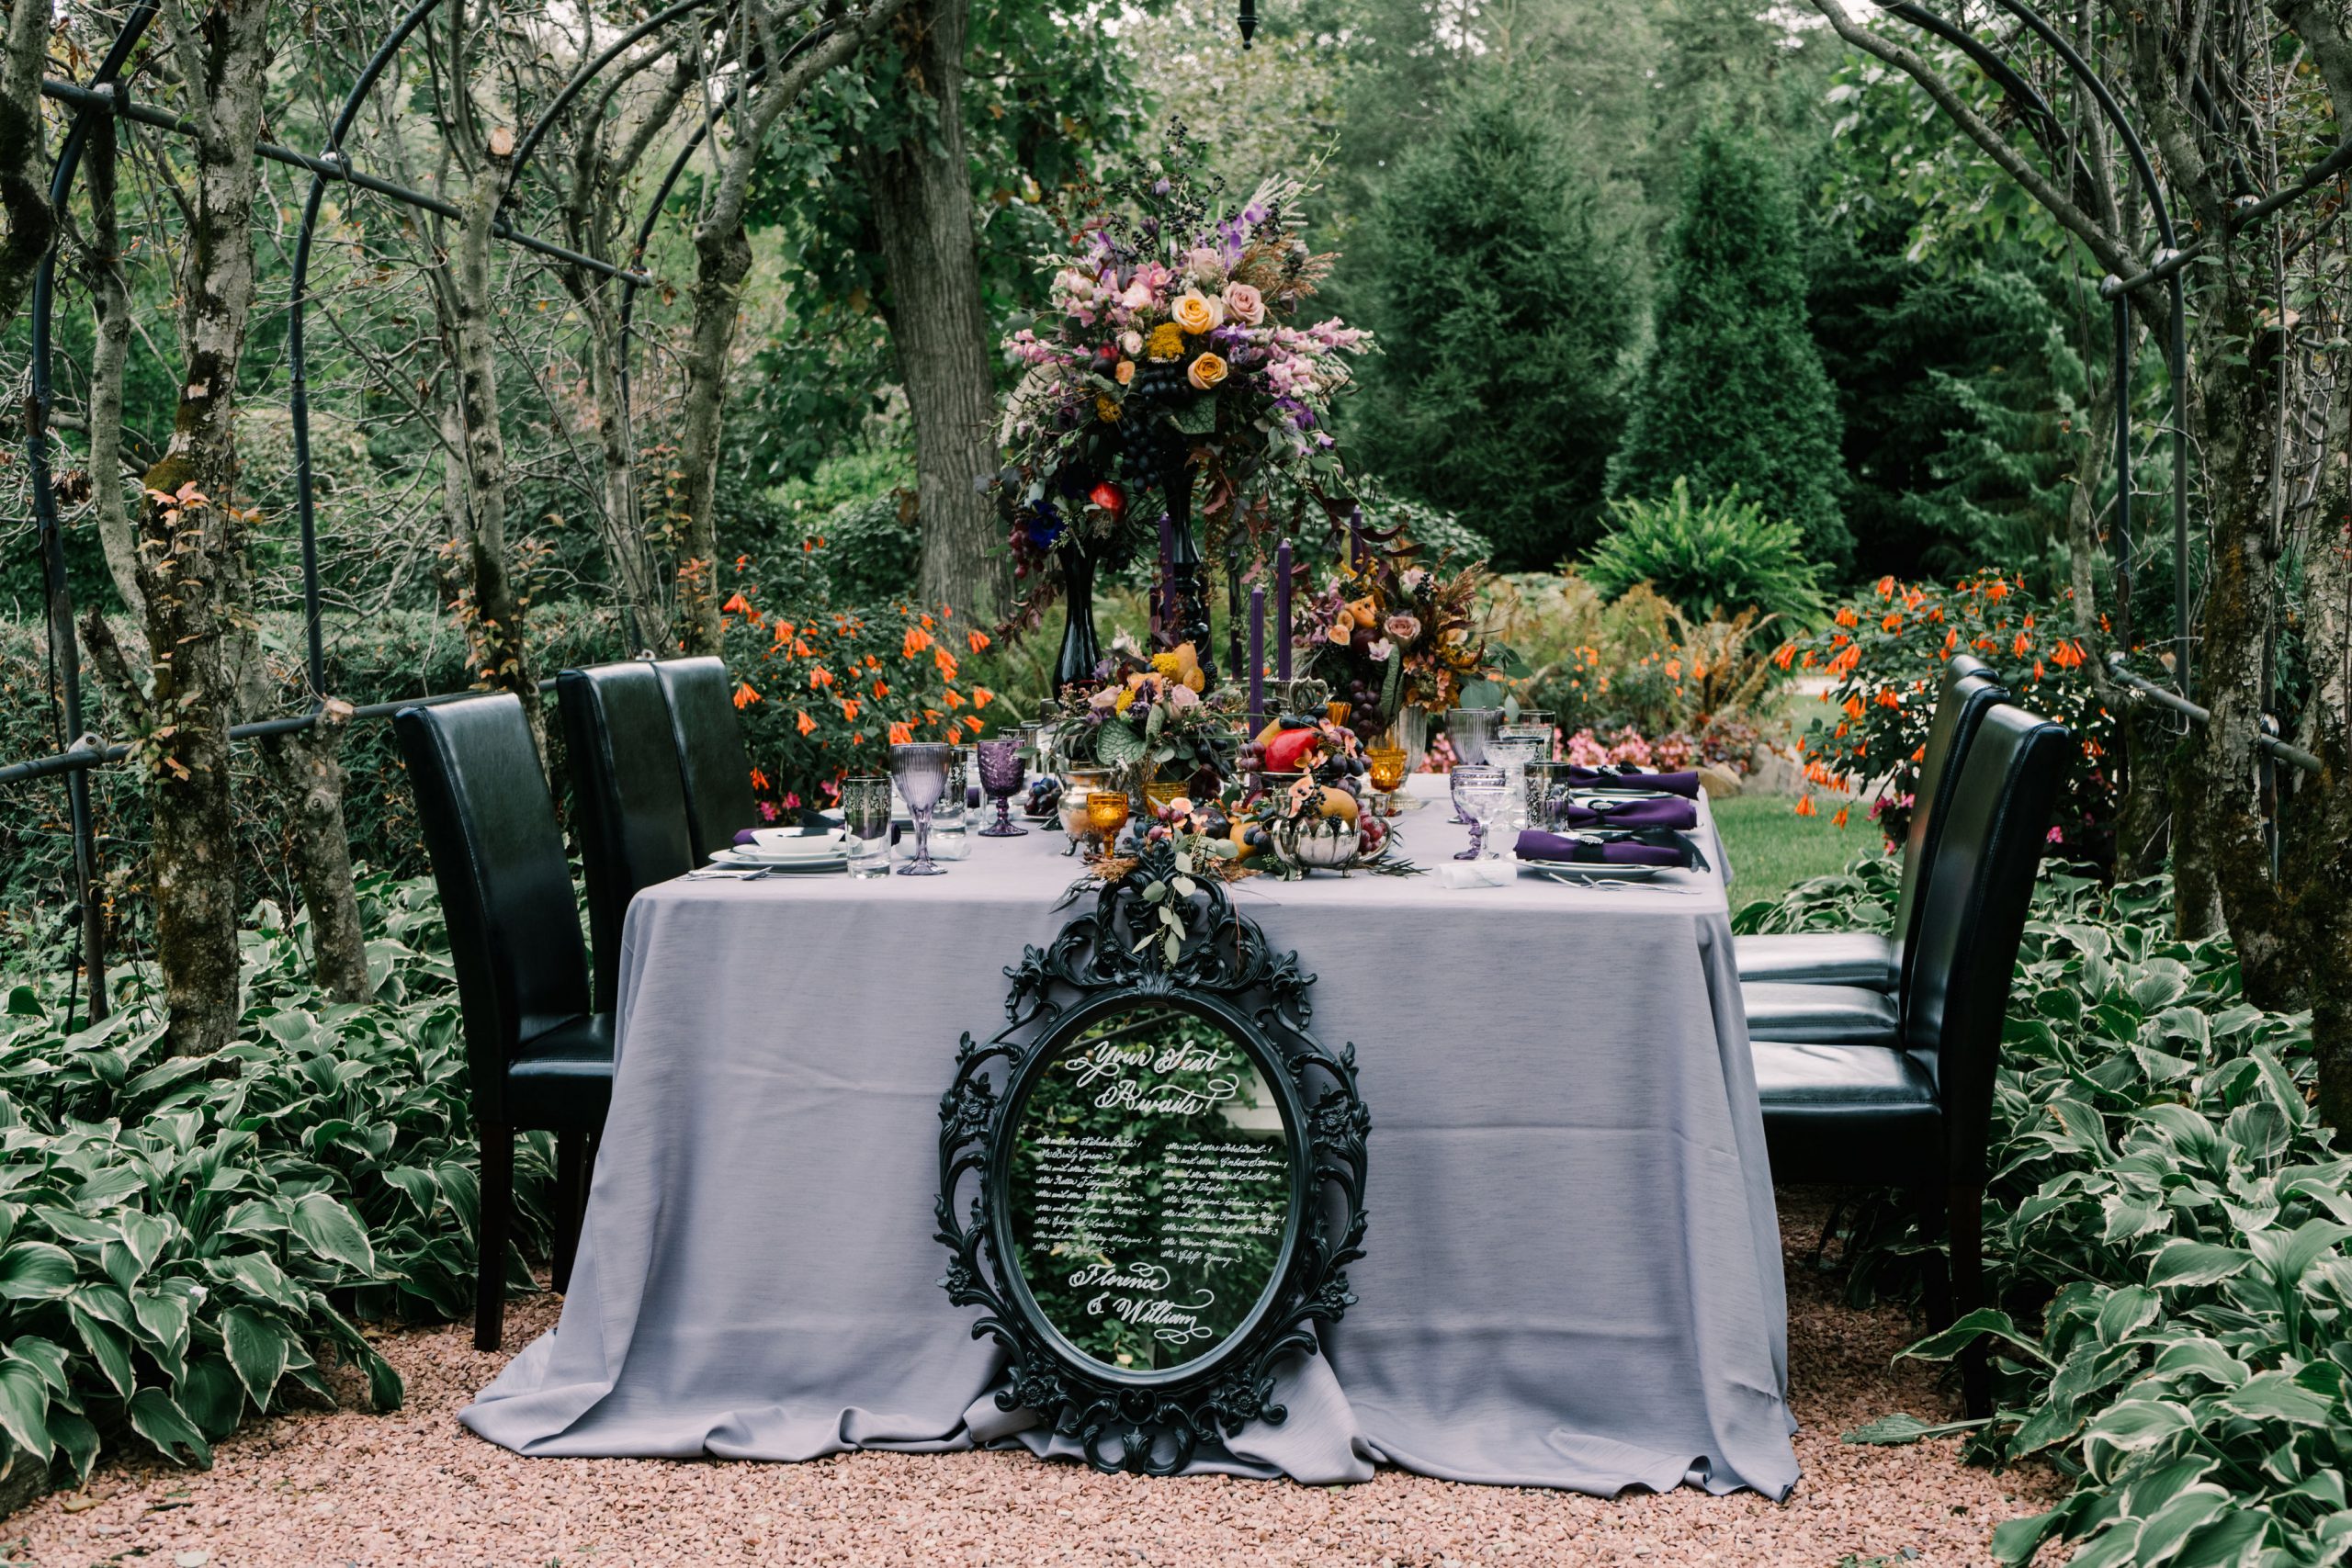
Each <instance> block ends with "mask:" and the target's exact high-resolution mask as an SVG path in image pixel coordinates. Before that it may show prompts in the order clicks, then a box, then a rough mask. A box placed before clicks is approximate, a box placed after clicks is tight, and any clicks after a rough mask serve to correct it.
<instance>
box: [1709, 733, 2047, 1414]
mask: <svg viewBox="0 0 2352 1568" xmlns="http://www.w3.org/2000/svg"><path fill="white" fill-rule="evenodd" d="M2073 744H2074V741H2073V738H2072V736H2071V735H2070V734H2069V733H2068V731H2067V730H2066V728H2065V727H2064V726H2063V725H2058V724H2052V723H2051V722H2050V721H2048V720H2047V719H2041V718H2037V717H2035V716H2033V715H2031V714H2030V713H2027V712H2025V711H2024V710H2023V709H2021V708H2017V707H2012V706H2010V705H2007V704H2006V703H2004V704H2000V705H1996V706H1995V707H1994V708H1993V709H1992V710H1991V711H1990V712H1988V713H1987V714H1986V715H1985V716H1984V719H1983V721H1982V723H1981V725H1980V727H1979V729H1978V732H1977V735H1976V739H1975V744H1974V745H1973V746H1972V747H1971V748H1970V750H1969V754H1968V761H1967V763H1966V764H1965V765H1964V766H1963V767H1962V770H1961V773H1960V777H1959V779H1958V781H1957V787H1956V788H1955V789H1954V790H1953V792H1952V795H1951V801H1950V803H1949V805H1948V807H1947V811H1948V815H1947V818H1946V822H1945V827H1944V830H1943V835H1942V837H1941V839H1940V840H1939V843H1938V846H1937V852H1936V863H1935V865H1934V867H1933V868H1932V872H1931V874H1930V875H1929V877H1928V885H1927V893H1926V896H1925V898H1924V900H1923V902H1924V908H1922V909H1921V910H1920V915H1919V928H1918V936H1917V942H1916V943H1915V944H1914V945H1915V947H1916V949H1917V951H1916V953H1914V955H1913V960H1912V964H1911V979H1910V985H1909V998H1908V1005H1907V1006H1906V1007H1905V1009H1904V1014H1903V1022H1902V1028H1901V1032H1900V1036H1899V1038H1898V1039H1897V1040H1896V1041H1895V1042H1894V1044H1895V1047H1896V1048H1895V1049H1892V1050H1890V1049H1887V1048H1886V1047H1885V1046H1883V1045H1876V1044H1825V1043H1799V1042H1791V1041H1777V1040H1772V1039H1770V1038H1755V1039H1752V1040H1751V1049H1752V1051H1753V1054H1754V1059H1755V1063H1756V1092H1757V1096H1758V1100H1760V1101H1761V1102H1762V1104H1763V1108H1764V1136H1765V1142H1766V1144H1767V1145H1768V1146H1769V1147H1770V1151H1771V1158H1772V1178H1773V1179H1774V1180H1775V1181H1781V1182H1829V1183H1836V1184H1840V1185H1849V1186H1867V1187H1902V1188H1906V1189H1908V1190H1911V1191H1912V1192H1913V1193H1914V1194H1915V1196H1916V1197H1917V1201H1918V1202H1919V1208H1920V1216H1921V1224H1922V1229H1923V1230H1924V1231H1926V1232H1927V1233H1928V1235H1933V1234H1934V1233H1935V1232H1936V1231H1937V1230H1945V1231H1947V1232H1948V1235H1949V1237H1950V1240H1951V1269H1950V1272H1949V1273H1948V1274H1947V1275H1946V1277H1945V1278H1944V1279H1943V1280H1941V1281H1940V1282H1938V1281H1935V1280H1930V1291H1929V1295H1928V1303H1929V1305H1928V1311H1929V1317H1930V1321H1931V1323H1932V1324H1933V1325H1935V1326H1938V1327H1941V1326H1943V1325H1945V1324H1948V1323H1950V1322H1951V1320H1952V1317H1953V1314H1955V1313H1965V1312H1968V1311H1970V1310H1972V1309H1973V1308H1975V1307H1977V1306H1980V1305H1982V1304H1983V1297H1984V1270H1983V1266H1982V1261H1981V1259H1982V1257H1983V1235H1982V1231H1981V1223H1982V1222H1981V1209H1982V1204H1983V1197H1984V1190H1985V1175H1986V1170H1985V1163H1986V1145H1987V1143H1988V1141H1989V1138H1990V1125H1991V1119H1992V1106H1993V1069H1994V1066H1995V1065H1996V1063H1997V1062H1998V1060H1999V1058H2000V1045H2001V1026H2002V1022H2003V1020H2004V1018H2005V1016H2006V1014H2007V1010H2008V998H2009V984H2010V980H2011V977H2012V976H2013V974H2014V972H2015V970H2016V967H2017V958H2018V940H2019V938H2020V936H2021V935H2022V933H2023V931H2024V928H2025V917H2026V907H2027V905H2028V903H2029V901H2030V898H2031V896H2032V891H2033V879H2034V873H2035V869H2036V868H2037V867H2038V866H2039V865H2040V864H2041V854H2042V850H2043V847H2044V844H2045V842H2046V839H2047V835H2048V832H2049V829H2050V817H2051V807H2052V805H2053V803H2054V802H2055V801H2056V799H2057V795H2058V788H2059V784H2060V782H2061V780H2062V778H2063V777H2064V773H2065V770H2066V765H2067V756H2068V752H2069V750H2070V749H2071V747H2072V746H2073ZM1963 1376H1964V1381H1965V1382H1966V1383H1967V1386H1968V1395H1969V1402H1970V1408H1971V1410H1972V1411H1974V1412H1977V1413H1979V1414H1981V1413H1983V1410H1982V1407H1983V1405H1984V1403H1985V1384H1984V1368H1983V1365H1982V1362H1981V1359H1977V1360H1973V1361H1972V1362H1970V1363H1968V1364H1966V1365H1965V1366H1964V1368H1963Z"/></svg>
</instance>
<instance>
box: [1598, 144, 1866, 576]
mask: <svg viewBox="0 0 2352 1568" xmlns="http://www.w3.org/2000/svg"><path fill="white" fill-rule="evenodd" d="M1838 433H1839V423H1838V400H1837V396H1836V393H1835V392H1834V391H1833V390H1832V389H1831V388H1830V385H1829V378H1828V377H1827V376H1826V374H1824V373H1823V371H1822V368H1821V358H1820V355H1819V354H1818V353H1816V352H1815V347H1814V343H1813V338H1812V336H1811V334H1810V333H1808V332H1807V331H1806V326H1805V273H1804V258H1803V254H1802V252H1801V249H1800V245H1799V239H1798V229H1797V220H1796V213H1795V209H1794V205H1793V203H1792V200H1791V198H1790V195H1789V190H1788V186H1787V185H1786V183H1785V182H1784V181H1783V180H1782V178H1781V175H1780V173H1779V172H1778V170H1777V169H1776V168H1775V167H1774V165H1773V164H1772V163H1771V162H1770V159H1769V157H1768V156H1767V154H1766V153H1765V152H1764V151H1763V150H1761V149H1759V148H1757V147H1755V146H1753V145H1752V144H1750V143H1747V142H1743V141H1738V140H1736V139H1735V138H1734V137H1733V136H1731V135H1729V134H1727V133H1725V132H1724V131H1723V130H1720V129H1709V130H1702V131H1701V132H1700V133H1699V135H1698V136H1697V137H1696V138H1695V139H1694V140H1693V142H1692V146H1691V159H1690V163H1689V164H1688V166H1687V170H1686V173H1685V175H1684V178H1683V185H1682V209H1681V212H1680V214H1679V216H1678V217H1677V219H1676V220H1675V224H1674V230H1673V232H1672V234H1671V236H1670V237H1669V239H1668V259H1667V271H1666V276H1665V279H1664V282H1663V285H1662V287H1661V288H1660V290H1659V296H1658V306H1657V344H1656V346H1655V347H1654V348H1653V349H1652V351H1651V354H1650V357H1649V362H1648V364H1647V365H1646V366H1645V367H1644V368H1643V372H1642V377H1641V383H1640V388H1639V390H1638V391H1636V393H1635V394H1634V405H1633V411H1632V413H1631V416H1630V418H1629V420H1628V422H1627V424H1626V429H1625V440H1624V444H1623V446H1622V447H1620V448H1619V450H1618V453H1617V456H1616V458H1615V460H1614V461H1612V462H1611V465H1610V470H1609V483H1610V493H1611V495H1612V496H1615V497H1621V498H1624V499H1629V500H1633V499H1639V500H1655V499H1657V498H1658V497H1661V496H1663V495H1665V494H1666V493H1668V491H1669V490H1670V489H1671V488H1672V486H1673V483H1674V481H1675V480H1676V479H1688V480H1690V482H1691V491H1692V492H1693V493H1694V495H1696V496H1698V497H1699V498H1701V499H1702V500H1705V499H1713V498H1714V497H1718V496H1721V495H1724V494H1725V493H1726V492H1728V491H1730V490H1731V489H1732V488H1733V487H1734V486H1735V485H1736V486H1737V487H1738V488H1739V491H1740V493H1741V494H1742V495H1744V496H1746V497H1747V498H1748V499H1749V500H1751V501H1755V502H1759V503H1761V505H1762V506H1763V508H1764V512H1765V513H1766V515H1768V516H1772V517H1782V518H1786V519H1788V520H1789V521H1790V522H1792V523H1794V524H1796V525H1797V526H1798V527H1799V528H1800V529H1802V530H1803V531H1804V540H1805V548H1806V550H1807V552H1808V553H1809V554H1810V556H1811V557H1812V558H1813V559H1814V560H1815V561H1816V562H1819V563H1821V564H1823V565H1826V566H1830V567H1835V568H1842V567H1844V566H1845V565H1846V564H1847V563H1848V562H1849V560H1850V559H1851V558H1852V555H1853V538H1852V536H1850V535H1849V534H1848V532H1847V531H1846V524H1845V520H1844V518H1843V516H1842V515H1841V514H1840V510H1839V505H1838V496H1839V491H1840V490H1841V489H1842V486H1843V469H1842V468H1841V466H1840V463H1839V457H1838Z"/></svg>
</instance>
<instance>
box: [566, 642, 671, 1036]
mask: <svg viewBox="0 0 2352 1568" xmlns="http://www.w3.org/2000/svg"><path fill="white" fill-rule="evenodd" d="M555 692H556V703H557V705H558V706H559V707H560V708H561V709H562V710H563V743H564V748H565V754H566V756H567V757H568V758H569V759H570V761H571V794H572V803H573V808H574V809H573V827H574V829H576V830H577V832H578V834H579V840H580V863H581V869H582V871H583V872H584V873H585V874H586V876H587V882H588V945H589V950H590V951H591V952H592V953H594V955H595V972H596V988H595V999H596V1010H597V1011H598V1012H610V1011H612V1010H613V1004H614V1001H615V998H616V996H617V995H618V993H619V990H620V954H621V921H622V919H623V918H624V917H625V916H626V915H628V902H629V900H630V899H632V898H634V897H637V895H638V893H639V891H640V890H642V889H644V888H647V887H650V886H653V885H654V884H655V883H657V882H667V881H669V880H670V879H671V878H672V877H673V876H683V875H684V874H686V873H687V872H689V871H691V870H693V869H694V865H695V859H694V851H693V849H692V847H691V846H690V845H689V843H688V841H687V839H686V794H685V785H684V782H683V780H682V779H681V778H680V776H679V773H678V750H677V744H676V742H675V741H673V739H671V728H670V706H669V704H667V703H666V702H664V701H663V700H662V680H661V677H660V676H658V675H656V674H655V673H654V672H653V666H652V665H651V664H650V663H649V662H647V661H646V660H631V661H629V662H628V663H626V664H597V665H592V666H590V667H589V668H588V669H585V670H566V671H560V673H558V674H557V676H556V678H555Z"/></svg>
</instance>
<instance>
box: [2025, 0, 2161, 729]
mask: <svg viewBox="0 0 2352 1568" xmlns="http://www.w3.org/2000/svg"><path fill="white" fill-rule="evenodd" d="M1995 3H1996V5H1998V6H2000V7H2001V9H2003V10H2004V11H2007V12H2008V13H2009V15H2011V16H2013V17H2016V18H2017V19H2018V21H2020V22H2023V23H2024V24H2025V25H2026V26H2027V27H2028V28H2030V29H2031V30H2032V32H2033V34H2034V36H2035V37H2037V38H2039V39H2041V41H2042V42H2044V43H2046V44H2048V45H2049V46H2050V47H2051V49H2052V51H2055V52H2056V53H2057V55H2058V57H2059V59H2061V60H2063V61H2064V62H2065V64H2066V69H2067V70H2068V71H2069V72H2070V73H2073V74H2074V76H2075V78H2076V79H2077V80H2079V81H2080V82H2081V83H2082V84H2083V85H2084V87H2085V88H2086V90H2087V91H2088V92H2089V93H2090V95H2091V97H2092V100H2093V101H2094V102H2096V103H2097V104H2098V107H2099V112H2100V113H2101V114H2102V115H2104V116H2105V117H2106V118H2107V120H2108V123H2109V124H2110V125H2112V126H2113V127H2114V128H2115V133H2116V135H2117V136H2118V137H2120V139H2121V140H2122V142H2123V150H2124V153H2125V155H2126V156H2128V157H2129V158H2130V159H2131V167H2132V168H2133V170H2134V171H2135V172H2137V174H2138V175H2139V176H2140V184H2141V186H2142V188H2143V189H2144V190H2145V191H2146V192H2147V193H2148V210H2149V211H2150V213H2151V214H2153V215H2154V219H2155V220H2156V234H2157V236H2158V238H2159V239H2161V240H2162V241H2163V242H2164V245H2165V249H2166V250H2177V249H2178V248H2179V245H2180V238H2179V236H2178V235H2177V233H2176V232H2175V231H2174V230H2173V223H2172V211H2171V209H2170V208H2169V207H2168V206H2167V205H2166V203H2165V190H2164V186H2162V185H2161V184H2159V183H2158V181H2157V179H2156V169H2155V165H2154V164H2153V163H2151V162H2150V161H2149V158H2148V150H2147V148H2146V147H2145V146H2143V144H2142V143H2141V141H2140V134H2139V132H2138V131H2137V130H2134V129H2133V127H2132V124H2131V118H2130V117H2129V116H2127V115H2126V114H2125V113H2124V112H2123V106H2122V105H2120V103H2118V102H2117V101H2116V98H2115V95H2114V94H2113V93H2111V92H2109V90H2108V86H2107V83H2106V81H2105V79H2104V78H2102V77H2101V76H2100V75H2099V73H2098V72H2097V71H2096V70H2094V69H2093V68H2092V66H2091V63H2090V62H2089V61H2087V60H2086V59H2084V58H2083V55H2082V52H2081V51H2079V50H2077V49H2075V46H2074V45H2073V44H2072V43H2070V42H2069V41H2067V39H2066V37H2065V35H2064V34H2063V33H2061V32H2059V31H2058V29H2057V28H2053V27H2052V26H2051V25H2050V24H2049V23H2048V22H2047V21H2045V20H2044V19H2043V18H2042V17H2041V13H2040V12H2038V11H2036V10H2035V9H2034V8H2033V7H2032V6H2030V5H2027V4H2026V3H2025V0H1995ZM2165 282H2166V286H2167V287H2168V288H2169V289H2170V290H2171V294H2172V300H2171V304H2172V314H2171V319H2170V321H2168V323H2167V325H2168V326H2169V328H2170V330H2171V341H2170V342H2169V344H2167V345H2166V347H2167V350H2168V352H2167V354H2166V355H2165V370H2166V372H2167V374H2168V376H2169V378H2170V379H2171V381H2172V446H2173V494H2172V541H2173V604H2172V628H2173V631H2172V635H2173V679H2174V681H2175V682H2176V683H2177V684H2178V685H2179V687H2180V692H2181V695H2182V696H2183V697H2184V698H2185V697H2187V696H2188V695H2189V694H2190V691H2191V689H2192V688H2191V686H2190V684H2189V653H2188V306H2187V302H2186V301H2185V299H2183V297H2182V293H2181V282H2180V273H2179V271H2178V270H2177V269H2175V271H2174V272H2173V273H2172V274H2171V275H2170V276H2168V277H2167V278H2166V279H2165ZM2122 297H2123V296H2122V295H2121V294H2120V292H2119V294H2118V295H2117V298H2118V299H2121V298H2122ZM2125 320H2126V318H2125V317H2124V316H2123V315H2122V314H2121V313H2120V312H2119V313H2118V316H2117V325H2118V327H2119V328H2120V327H2121V326H2122V325H2123V323H2124V321H2125ZM2125 335H2128V334H2125ZM2116 366H2117V369H2118V371H2119V373H2120V374H2121V376H2122V379H2121V381H2120V384H2119V385H2118V387H2117V389H2116V392H2117V396H2116V400H2115V419H2116V427H2117V432H2118V446H2119V447H2120V459H2121V460H2120V465H2119V467H2118V468H2117V471H2116V496H2117V515H2118V517H2119V518H2120V517H2122V516H2123V515H2124V507H2125V505H2126V500H2125V498H2127V497H2128V496H2129V494H2130V492H2131V376H2130V374H2129V366H2130V355H2129V354H2128V352H2127V351H2126V349H2125V348H2124V347H2123V346H2122V345H2120V344H2119V346H2118V348H2117V350H2116ZM2123 547H2124V548H2125V550H2126V551H2127V552H2128V551H2129V549H2130V548H2131V536H2130V534H2129V532H2128V531H2127V532H2125V533H2124V536H2123Z"/></svg>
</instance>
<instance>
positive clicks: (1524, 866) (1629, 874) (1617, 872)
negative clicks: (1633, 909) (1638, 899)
mask: <svg viewBox="0 0 2352 1568" xmlns="http://www.w3.org/2000/svg"><path fill="white" fill-rule="evenodd" d="M1519 869H1520V870H1521V871H1529V872H1533V873H1534V874H1536V875H1538V876H1542V877H1548V878H1549V879H1550V880H1552V881H1554V882H1647V881H1648V880H1649V879H1650V878H1651V877H1653V876H1656V875H1657V874H1658V873H1659V872H1661V871H1670V870H1672V869H1673V868H1672V867H1671V866H1663V865H1611V863H1608V862H1606V861H1589V860H1586V861H1577V860H1523V861H1521V862H1520V863H1519Z"/></svg>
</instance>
